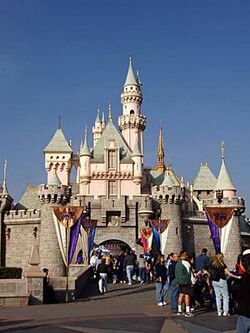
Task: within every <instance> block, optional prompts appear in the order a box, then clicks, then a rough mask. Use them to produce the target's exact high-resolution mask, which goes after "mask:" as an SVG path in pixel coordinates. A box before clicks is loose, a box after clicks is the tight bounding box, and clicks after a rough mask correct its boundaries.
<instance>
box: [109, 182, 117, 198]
mask: <svg viewBox="0 0 250 333" xmlns="http://www.w3.org/2000/svg"><path fill="white" fill-rule="evenodd" d="M108 194H109V195H111V194H116V182H115V181H113V180H111V181H109V182H108Z"/></svg>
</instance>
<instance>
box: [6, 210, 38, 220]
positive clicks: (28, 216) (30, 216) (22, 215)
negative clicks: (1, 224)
mask: <svg viewBox="0 0 250 333" xmlns="http://www.w3.org/2000/svg"><path fill="white" fill-rule="evenodd" d="M40 218H41V210H40V209H19V210H10V211H7V212H6V213H5V214H4V221H6V222H7V221H10V220H35V219H40Z"/></svg>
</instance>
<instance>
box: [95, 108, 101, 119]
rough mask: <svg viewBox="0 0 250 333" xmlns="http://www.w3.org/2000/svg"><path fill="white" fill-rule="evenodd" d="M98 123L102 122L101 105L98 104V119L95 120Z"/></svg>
mask: <svg viewBox="0 0 250 333" xmlns="http://www.w3.org/2000/svg"><path fill="white" fill-rule="evenodd" d="M95 122H96V123H100V122H101V119H100V106H99V105H98V107H97V114H96V120H95Z"/></svg>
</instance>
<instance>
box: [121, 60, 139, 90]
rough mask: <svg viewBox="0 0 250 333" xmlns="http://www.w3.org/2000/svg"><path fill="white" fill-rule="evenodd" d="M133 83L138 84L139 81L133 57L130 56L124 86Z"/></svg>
mask: <svg viewBox="0 0 250 333" xmlns="http://www.w3.org/2000/svg"><path fill="white" fill-rule="evenodd" d="M131 84H135V85H137V86H138V82H137V80H136V78H135V74H134V70H133V66H132V58H131V57H129V66H128V74H127V77H126V81H125V83H124V86H127V85H131Z"/></svg>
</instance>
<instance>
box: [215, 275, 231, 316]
mask: <svg viewBox="0 0 250 333" xmlns="http://www.w3.org/2000/svg"><path fill="white" fill-rule="evenodd" d="M212 286H213V287H214V293H215V299H216V306H217V311H218V312H224V313H228V312H229V294H228V289H227V281H226V280H223V279H220V281H212ZM221 301H222V302H221Z"/></svg>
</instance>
